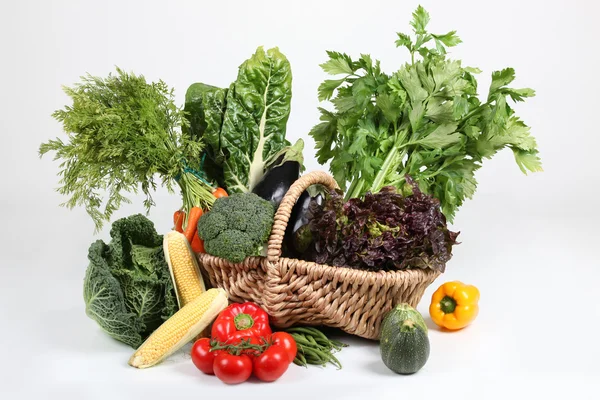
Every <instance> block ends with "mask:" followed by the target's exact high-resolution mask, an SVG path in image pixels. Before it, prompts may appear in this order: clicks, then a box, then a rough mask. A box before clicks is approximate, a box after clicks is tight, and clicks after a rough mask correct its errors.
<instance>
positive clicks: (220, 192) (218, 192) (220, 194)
mask: <svg viewBox="0 0 600 400" xmlns="http://www.w3.org/2000/svg"><path fill="white" fill-rule="evenodd" d="M212 195H213V196H215V197H216V198H217V199H218V198H220V197H228V196H229V195H228V194H227V192H226V191H225V189H223V188H220V187H218V188H216V189H215V190H213V192H212Z"/></svg>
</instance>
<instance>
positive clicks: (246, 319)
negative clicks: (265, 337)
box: [233, 313, 254, 331]
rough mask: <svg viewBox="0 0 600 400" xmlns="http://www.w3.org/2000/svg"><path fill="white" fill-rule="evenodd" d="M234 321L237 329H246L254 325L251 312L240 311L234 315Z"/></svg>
mask: <svg viewBox="0 0 600 400" xmlns="http://www.w3.org/2000/svg"><path fill="white" fill-rule="evenodd" d="M233 323H234V324H235V329H237V330H238V331H243V330H244V329H250V328H252V326H253V325H254V319H253V318H252V317H251V316H250V315H249V314H244V313H239V314H238V315H236V316H235V317H233Z"/></svg>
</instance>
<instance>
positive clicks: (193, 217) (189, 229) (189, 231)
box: [183, 207, 202, 243]
mask: <svg viewBox="0 0 600 400" xmlns="http://www.w3.org/2000/svg"><path fill="white" fill-rule="evenodd" d="M201 216H202V209H201V208H200V207H192V209H191V210H190V213H189V215H188V221H187V226H186V227H185V230H184V231H183V234H184V235H185V237H186V238H187V240H188V242H190V243H192V240H193V239H194V234H195V233H196V229H198V228H197V226H198V220H199V219H200V217H201Z"/></svg>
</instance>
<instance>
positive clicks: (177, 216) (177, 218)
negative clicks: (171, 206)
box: [173, 210, 185, 233]
mask: <svg viewBox="0 0 600 400" xmlns="http://www.w3.org/2000/svg"><path fill="white" fill-rule="evenodd" d="M184 220H185V213H184V212H183V211H182V210H177V211H175V213H174V214H173V224H175V225H174V229H175V230H176V231H177V232H180V233H183V221H184Z"/></svg>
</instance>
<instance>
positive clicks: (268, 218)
mask: <svg viewBox="0 0 600 400" xmlns="http://www.w3.org/2000/svg"><path fill="white" fill-rule="evenodd" d="M274 215H275V209H274V208H273V205H272V204H271V203H270V202H268V201H267V200H264V199H262V198H260V197H259V196H257V195H256V194H254V193H236V194H233V195H231V196H229V197H222V198H220V199H217V201H215V204H214V205H213V207H212V209H211V210H210V211H209V212H207V213H206V214H204V215H203V216H202V217H200V220H198V235H199V236H200V239H202V240H204V248H205V250H206V252H207V253H208V254H211V255H213V256H216V257H221V258H224V259H226V260H229V261H231V262H235V263H238V262H242V261H243V260H244V259H245V258H246V257H249V256H260V255H263V251H264V248H265V243H266V242H267V240H268V239H269V235H270V234H271V227H272V226H273V216H274Z"/></svg>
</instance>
